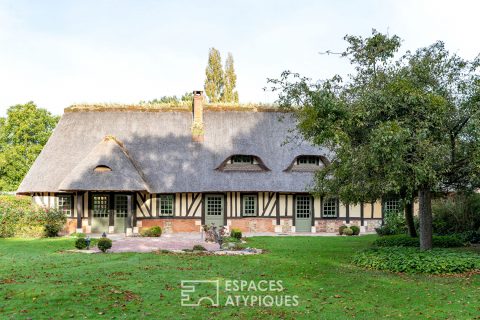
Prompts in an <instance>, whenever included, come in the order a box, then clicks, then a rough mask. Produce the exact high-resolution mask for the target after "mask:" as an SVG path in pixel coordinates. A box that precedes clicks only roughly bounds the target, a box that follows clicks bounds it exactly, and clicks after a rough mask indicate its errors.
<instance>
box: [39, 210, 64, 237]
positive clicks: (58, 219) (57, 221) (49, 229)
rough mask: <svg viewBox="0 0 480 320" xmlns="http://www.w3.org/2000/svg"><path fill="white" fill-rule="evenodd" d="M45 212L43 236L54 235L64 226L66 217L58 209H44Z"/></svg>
mask: <svg viewBox="0 0 480 320" xmlns="http://www.w3.org/2000/svg"><path fill="white" fill-rule="evenodd" d="M44 212H45V221H44V226H45V236H46V237H56V236H58V233H59V232H60V231H61V230H62V229H63V228H64V227H65V223H66V222H67V217H66V216H65V214H64V213H63V212H62V211H60V210H58V209H46V210H44Z"/></svg>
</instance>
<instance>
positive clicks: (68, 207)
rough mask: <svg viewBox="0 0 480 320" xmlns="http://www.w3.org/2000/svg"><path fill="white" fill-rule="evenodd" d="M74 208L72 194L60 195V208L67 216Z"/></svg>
mask: <svg viewBox="0 0 480 320" xmlns="http://www.w3.org/2000/svg"><path fill="white" fill-rule="evenodd" d="M72 208H73V206H72V196H71V195H70V194H62V195H58V210H60V211H62V212H63V213H64V214H65V215H66V216H71V215H72Z"/></svg>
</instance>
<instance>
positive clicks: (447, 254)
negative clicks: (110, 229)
mask: <svg viewBox="0 0 480 320" xmlns="http://www.w3.org/2000/svg"><path fill="white" fill-rule="evenodd" d="M353 263H354V264H355V265H357V266H360V267H364V268H369V269H376V270H387V271H392V272H405V273H429V274H453V273H463V272H468V271H478V270H480V256H479V255H478V254H475V253H467V252H454V251H450V250H448V249H433V250H430V251H419V250H418V249H416V248H400V247H397V248H394V249H393V248H373V249H368V250H366V251H364V252H361V253H359V254H357V255H356V256H355V257H354V258H353Z"/></svg>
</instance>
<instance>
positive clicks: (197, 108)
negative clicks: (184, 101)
mask: <svg viewBox="0 0 480 320" xmlns="http://www.w3.org/2000/svg"><path fill="white" fill-rule="evenodd" d="M203 135H204V130H203V91H193V124H192V141H194V142H203V139H204V136H203Z"/></svg>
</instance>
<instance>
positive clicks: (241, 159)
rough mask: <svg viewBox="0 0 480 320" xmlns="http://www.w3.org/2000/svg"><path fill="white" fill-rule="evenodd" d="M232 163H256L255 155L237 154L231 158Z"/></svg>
mask: <svg viewBox="0 0 480 320" xmlns="http://www.w3.org/2000/svg"><path fill="white" fill-rule="evenodd" d="M230 163H231V164H254V158H253V156H247V155H235V156H232V157H231V158H230Z"/></svg>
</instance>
